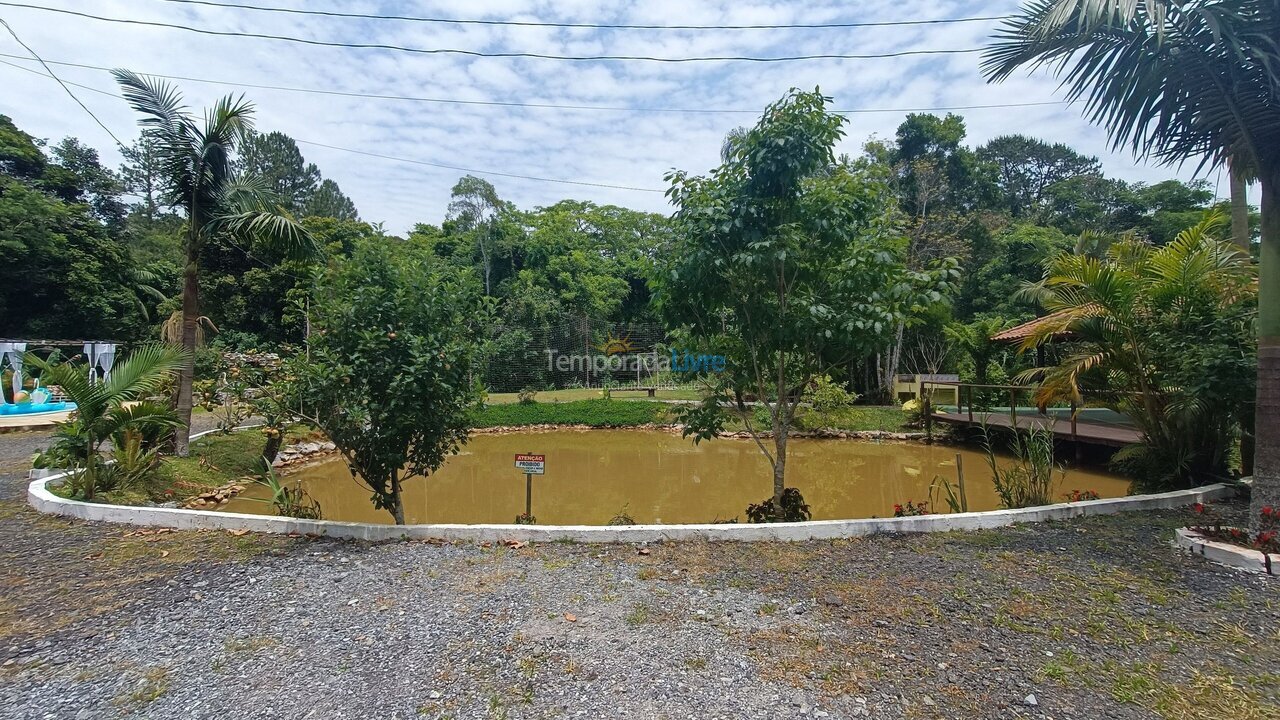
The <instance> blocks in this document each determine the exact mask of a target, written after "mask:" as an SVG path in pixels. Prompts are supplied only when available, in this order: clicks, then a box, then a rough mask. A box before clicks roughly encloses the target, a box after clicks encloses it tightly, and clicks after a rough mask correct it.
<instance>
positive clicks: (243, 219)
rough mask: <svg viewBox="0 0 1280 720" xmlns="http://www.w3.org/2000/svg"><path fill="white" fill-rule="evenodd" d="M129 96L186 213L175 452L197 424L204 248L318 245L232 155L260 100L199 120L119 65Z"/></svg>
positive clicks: (225, 103)
mask: <svg viewBox="0 0 1280 720" xmlns="http://www.w3.org/2000/svg"><path fill="white" fill-rule="evenodd" d="M112 74H113V75H114V76H115V78H116V80H117V81H118V82H119V83H120V86H121V88H122V90H123V93H124V97H125V99H126V100H127V101H128V102H129V104H130V105H131V106H132V107H133V108H134V110H136V111H138V112H139V113H141V114H142V115H143V119H142V120H141V121H140V124H141V125H142V126H143V128H144V130H149V131H151V132H153V133H154V134H155V137H156V139H157V143H158V147H159V152H160V156H161V158H162V160H161V164H162V166H163V168H164V176H163V187H164V194H163V198H164V203H165V204H166V205H168V206H171V207H175V208H179V209H181V211H182V212H183V213H184V214H185V215H186V219H187V226H186V237H185V238H184V251H185V263H186V264H185V266H184V268H183V283H182V347H183V349H184V350H185V355H184V359H183V367H182V371H181V372H180V373H179V375H178V388H177V403H176V404H177V413H178V419H179V420H180V421H181V422H182V424H183V427H182V428H181V429H179V430H178V431H177V432H176V433H175V442H174V452H175V453H176V454H178V455H179V456H185V455H186V454H187V442H188V438H189V434H190V426H191V405H192V397H191V383H192V380H193V378H194V373H195V365H194V363H195V348H196V323H197V321H198V319H199V317H200V311H199V288H200V284H199V283H200V251H201V248H202V247H203V246H204V245H205V244H206V243H209V242H223V243H226V244H228V245H231V246H233V247H235V246H237V245H241V244H243V243H245V242H246V241H248V240H255V241H258V242H261V243H266V244H270V245H272V246H274V247H279V248H281V249H282V250H284V251H287V252H289V253H291V254H294V255H296V256H298V257H306V256H310V255H314V254H315V253H316V252H317V249H316V247H315V244H314V241H313V240H312V239H311V236H310V235H309V234H308V233H307V232H306V230H305V229H304V228H303V227H302V226H301V225H299V224H298V223H297V221H295V220H294V219H293V218H292V217H291V216H289V215H287V214H285V213H282V212H280V210H279V208H278V206H277V205H276V204H275V203H274V202H272V198H271V196H270V194H269V193H268V192H266V191H265V189H264V188H263V187H262V185H260V184H259V183H257V182H256V181H255V180H254V178H251V177H238V176H237V175H236V173H235V170H234V168H233V166H232V162H231V158H232V153H233V152H234V150H235V146H236V142H237V141H238V140H239V139H240V138H241V137H243V136H244V134H245V133H246V132H247V131H248V130H250V129H251V127H252V123H251V117H252V114H253V106H252V105H251V104H249V103H248V102H245V101H244V100H242V99H241V100H236V99H234V98H231V97H225V98H223V99H222V100H220V101H219V102H218V103H217V104H215V105H214V106H213V107H212V108H210V109H209V111H208V112H206V113H205V116H204V118H203V123H197V121H196V120H195V118H193V117H191V115H189V114H188V113H187V112H186V111H185V110H184V109H183V106H182V96H181V95H180V94H179V93H178V92H177V90H176V89H174V88H173V87H172V86H170V85H168V84H167V83H163V82H156V81H153V80H150V79H147V78H143V77H141V76H139V75H136V74H134V73H132V72H129V71H127V70H115V71H113V72H112Z"/></svg>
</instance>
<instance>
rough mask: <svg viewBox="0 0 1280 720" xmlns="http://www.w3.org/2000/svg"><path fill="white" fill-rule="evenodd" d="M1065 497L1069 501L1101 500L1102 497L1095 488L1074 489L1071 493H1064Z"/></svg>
mask: <svg viewBox="0 0 1280 720" xmlns="http://www.w3.org/2000/svg"><path fill="white" fill-rule="evenodd" d="M1063 497H1064V498H1066V499H1067V502H1080V501H1082V500H1099V499H1101V498H1102V496H1101V495H1099V494H1098V493H1097V492H1095V491H1093V490H1072V491H1071V492H1069V493H1065V494H1063Z"/></svg>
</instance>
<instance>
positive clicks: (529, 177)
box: [294, 138, 666, 193]
mask: <svg viewBox="0 0 1280 720" xmlns="http://www.w3.org/2000/svg"><path fill="white" fill-rule="evenodd" d="M294 140H295V142H299V143H302V144H303V145H314V146H316V147H322V148H328V149H330V150H340V151H342V152H349V153H354V154H356V155H365V156H367V157H375V158H382V159H383V160H395V161H397V162H403V163H412V164H414V165H426V166H428V167H435V168H444V169H445V170H456V171H458V172H465V173H475V174H476V175H493V176H496V177H508V178H518V179H520V180H537V181H539V182H552V183H563V184H565V185H584V186H587V187H597V188H610V189H613V190H634V191H636V192H647V193H665V192H666V190H655V189H653V188H642V187H630V186H627V185H609V184H607V183H594V182H585V181H580V180H557V179H555V178H544V177H536V176H533V175H516V174H513V173H505V172H497V171H494V170H472V169H468V168H464V167H457V166H455V165H442V164H440V163H433V162H427V161H425V160H413V159H410V158H402V157H395V156H393V155H381V154H379V153H373V152H366V151H364V150H353V149H351V148H344V147H338V146H337V145H326V144H324V143H318V142H312V141H310V140H298V139H297V138H295V139H294Z"/></svg>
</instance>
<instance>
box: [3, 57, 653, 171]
mask: <svg viewBox="0 0 1280 720" xmlns="http://www.w3.org/2000/svg"><path fill="white" fill-rule="evenodd" d="M0 64H3V65H8V66H9V67H13V68H17V69H19V70H25V71H27V72H29V73H33V74H35V75H39V76H40V77H53V76H52V75H46V74H45V73H42V72H40V71H39V70H33V69H31V68H27V67H22V66H21V65H17V64H14V63H11V62H8V61H5V60H0ZM59 82H61V81H59ZM67 84H68V85H75V86H76V87H78V88H83V89H85V90H89V91H91V92H95V93H98V94H99V95H106V96H108V97H112V98H116V99H120V96H119V95H117V94H115V93H113V92H108V91H106V90H99V89H98V88H95V87H91V86H89V85H81V84H80V83H74V82H68V83H67ZM86 109H87V108H86ZM90 114H92V113H90ZM108 132H110V131H108ZM112 137H115V136H114V135H113V136H112ZM116 142H117V143H118V144H119V143H120V141H119V140H117V141H116ZM294 142H297V143H301V144H303V145H314V146H316V147H322V148H328V149H329V150H338V151H341V152H347V153H352V154H355V155H364V156H366V157H375V158H381V159H383V160H394V161H396V162H402V163H410V164H413V165H425V166H427V167H434V168H442V169H444V170H453V171H455V172H464V173H470V174H473V175H492V176H494V177H506V178H516V179H518V180H534V181H537V182H548V183H558V184H561V185H579V186H583V187H594V188H607V189H610V190H632V191H635V192H647V193H665V192H666V191H665V190H655V189H654V188H642V187H633V186H630V185H611V184H609V183H598V182H588V181H586V180H563V179H560V178H547V177H538V176H536V175H519V174H516V173H508V172H501V171H498V170H477V169H475V168H467V167H462V166H459V165H446V164H444V163H435V162H429V161H427V160H415V159H413V158H403V157H396V156H394V155H383V154H381V153H375V152H368V151H366V150H356V149H354V148H345V147H340V146H338V145H329V144H327V143H321V142H313V141H311V140H302V139H299V138H294ZM121 147H124V145H123V144H121Z"/></svg>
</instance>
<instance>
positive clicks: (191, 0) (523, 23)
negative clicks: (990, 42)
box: [162, 0, 1013, 30]
mask: <svg viewBox="0 0 1280 720" xmlns="http://www.w3.org/2000/svg"><path fill="white" fill-rule="evenodd" d="M162 1H163V2H170V3H180V4H183V5H205V6H209V7H218V8H236V9H240V10H256V11H260V12H273V13H287V14H290V15H313V16H320V17H335V18H355V19H361V20H399V21H404V22H419V23H440V24H450V25H499V26H506V27H545V28H582V29H589V30H824V29H833V28H843V29H849V28H866V27H903V26H912V25H945V24H952V23H969V22H989V21H993V20H1007V19H1009V18H1011V17H1013V16H1012V15H986V16H980V17H959V18H937V19H930V20H883V21H873V22H831V23H776V24H763V25H637V24H622V23H617V24H615V23H571V22H546V21H534V20H476V19H461V18H440V17H421V16H413V15H375V14H371V13H353V12H336V11H332V10H299V9H297V8H282V7H269V6H265V5H249V4H244V3H228V2H212V1H211V0H162Z"/></svg>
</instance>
